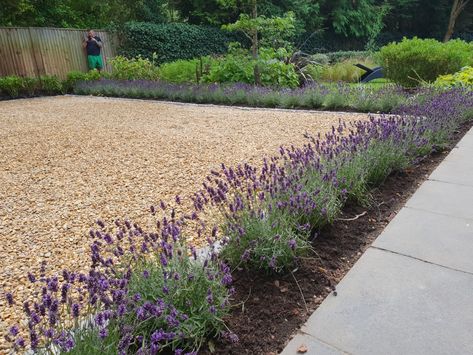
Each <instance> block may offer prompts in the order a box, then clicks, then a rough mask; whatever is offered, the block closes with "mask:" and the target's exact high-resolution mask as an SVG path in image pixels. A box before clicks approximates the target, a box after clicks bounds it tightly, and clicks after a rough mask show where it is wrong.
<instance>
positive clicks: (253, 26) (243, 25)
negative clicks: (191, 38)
mask: <svg viewBox="0 0 473 355" xmlns="http://www.w3.org/2000/svg"><path fill="white" fill-rule="evenodd" d="M222 29H224V30H227V31H241V32H243V33H244V34H245V35H246V36H247V37H248V39H249V40H250V41H253V40H254V39H255V37H254V34H255V33H257V34H258V41H259V44H260V45H262V46H266V47H271V48H279V47H288V40H289V39H291V38H292V37H293V36H294V33H295V17H294V13H293V12H288V13H286V14H285V15H284V17H270V18H267V17H265V16H258V17H256V18H253V17H251V16H250V15H247V14H241V15H240V18H239V19H238V21H236V22H234V23H231V24H228V25H223V26H222ZM253 45H255V44H253Z"/></svg>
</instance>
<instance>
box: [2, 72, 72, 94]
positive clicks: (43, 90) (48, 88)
mask: <svg viewBox="0 0 473 355" xmlns="http://www.w3.org/2000/svg"><path fill="white" fill-rule="evenodd" d="M64 92H65V87H64V85H63V82H62V81H61V80H59V79H58V78H57V77H56V76H48V75H44V76H41V77H40V78H39V79H37V78H26V77H21V76H16V75H10V76H4V77H0V97H6V98H18V97H31V96H40V95H58V94H63V93H64Z"/></svg>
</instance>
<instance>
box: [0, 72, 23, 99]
mask: <svg viewBox="0 0 473 355" xmlns="http://www.w3.org/2000/svg"><path fill="white" fill-rule="evenodd" d="M24 89H25V81H24V79H23V78H22V77H19V76H5V77H3V78H0V92H2V93H4V94H5V95H8V96H10V97H17V96H19V95H20V93H21V92H23V90H24Z"/></svg>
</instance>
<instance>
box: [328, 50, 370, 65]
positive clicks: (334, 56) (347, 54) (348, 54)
mask: <svg viewBox="0 0 473 355" xmlns="http://www.w3.org/2000/svg"><path fill="white" fill-rule="evenodd" d="M325 55H326V56H327V57H328V58H329V61H330V63H338V62H343V61H345V60H347V59H357V60H367V59H368V60H373V59H372V57H373V53H372V52H369V51H338V52H330V53H325Z"/></svg>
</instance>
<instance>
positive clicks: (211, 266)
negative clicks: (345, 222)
mask: <svg viewBox="0 0 473 355" xmlns="http://www.w3.org/2000/svg"><path fill="white" fill-rule="evenodd" d="M255 90H256V89H255ZM262 90H267V89H262ZM472 108H473V93H472V92H466V91H463V90H460V89H455V90H450V91H445V92H439V91H424V92H422V93H419V94H417V95H416V96H411V97H406V98H405V101H404V104H403V105H400V106H399V107H398V108H397V109H396V111H395V113H396V115H392V116H378V117H372V118H371V119H370V120H369V121H363V122H355V123H353V124H350V125H346V124H345V123H343V122H340V124H339V125H338V126H337V127H333V129H332V131H331V132H328V133H326V134H325V135H323V136H322V135H320V134H319V135H318V136H315V137H313V136H310V135H307V143H306V144H305V145H304V146H302V147H292V146H291V147H281V149H280V152H279V155H278V156H274V157H272V158H268V159H265V160H263V164H262V168H261V169H257V168H255V167H253V166H251V165H249V164H244V165H239V166H236V167H226V166H224V165H222V167H221V169H220V170H218V171H212V172H211V174H210V175H209V176H208V177H207V179H206V181H205V182H204V184H203V188H202V189H201V190H200V191H198V192H196V193H195V194H194V196H193V197H192V199H193V202H194V211H191V212H190V213H189V214H182V215H177V214H176V212H175V210H174V209H173V208H172V207H170V206H167V205H166V204H165V203H161V204H160V208H158V209H157V208H155V207H151V213H152V214H153V215H155V214H157V213H158V210H159V214H160V215H162V216H161V217H160V218H158V219H157V222H156V229H155V230H154V231H144V230H143V229H142V228H141V227H140V226H138V225H135V224H132V223H131V222H129V221H124V222H121V221H116V222H115V225H114V226H105V224H104V223H103V222H101V221H98V222H97V224H98V228H97V229H96V230H91V231H90V238H91V267H90V270H89V272H88V273H86V274H82V273H76V272H70V271H64V272H63V274H62V275H60V276H59V275H58V276H50V277H47V276H46V274H45V270H42V272H41V275H31V274H30V275H29V279H30V281H31V282H32V283H35V284H36V285H37V290H38V291H37V292H36V293H34V294H32V295H31V299H29V300H26V301H25V302H24V303H23V308H24V311H25V314H26V318H27V320H28V331H29V339H28V340H25V339H23V338H22V337H20V335H19V329H18V327H17V326H13V327H12V328H11V329H10V334H9V335H8V338H9V340H10V341H11V342H12V344H13V347H14V348H15V349H17V350H20V349H21V348H23V347H28V346H30V347H31V348H32V349H34V350H36V351H38V352H41V351H45V352H48V351H49V352H72V353H77V354H84V353H87V354H89V353H90V354H98V353H106V354H112V353H113V354H115V353H121V354H125V353H142V354H143V353H144V354H156V353H159V352H163V351H164V352H175V353H176V354H182V353H193V352H197V351H198V350H199V349H200V348H201V346H202V344H203V343H204V341H205V339H207V338H208V337H212V336H225V337H227V338H228V339H229V341H237V336H236V335H235V334H233V333H231V332H230V331H229V330H228V329H226V327H225V324H224V322H223V320H222V319H223V318H224V317H225V315H226V314H228V310H229V301H230V297H231V294H232V292H233V290H232V288H231V282H232V276H231V269H230V267H229V266H231V267H232V268H239V267H245V268H247V269H250V270H253V271H259V270H267V271H271V272H282V271H286V270H291V269H289V268H290V267H294V264H295V262H296V261H297V260H298V257H299V256H303V255H311V253H312V250H311V243H310V242H311V238H315V237H316V236H317V232H318V231H319V230H320V228H322V227H323V226H324V225H326V224H327V223H331V222H332V221H333V220H334V219H335V218H336V217H337V216H338V215H339V213H340V210H341V208H342V207H343V205H344V204H345V202H346V201H347V200H349V199H352V200H355V201H357V202H360V203H369V202H370V201H369V190H370V188H371V187H372V186H375V185H378V184H380V183H382V182H383V181H384V179H385V178H386V177H387V176H388V175H389V174H390V173H391V172H392V171H394V170H399V169H402V168H404V167H406V166H407V165H408V164H410V163H412V161H413V160H415V159H417V158H418V157H421V156H423V155H425V154H428V153H430V152H431V151H432V149H436V148H437V147H441V146H442V145H444V144H445V143H446V142H448V140H449V139H450V137H451V135H452V133H453V131H454V130H455V129H457V128H458V126H459V125H460V124H461V123H462V122H464V121H465V120H467V119H471V118H472V117H473V112H472ZM173 204H174V205H175V206H177V205H179V204H180V198H179V197H176V201H175V203H173ZM215 207H216V208H217V209H218V211H220V213H221V215H222V217H223V218H222V219H221V220H222V221H223V222H222V223H220V224H219V225H216V226H213V227H212V226H207V225H205V223H203V222H202V221H201V219H200V215H201V213H202V212H203V211H205V210H208V209H210V208H212V211H213V210H214V208H215ZM185 227H188V229H186V233H189V232H192V231H194V232H195V233H196V234H197V238H199V239H207V241H208V243H209V245H210V248H209V249H210V252H209V254H208V256H207V257H206V258H204V259H203V260H199V259H198V258H197V255H196V251H195V249H193V248H192V247H187V246H186V245H185V239H186V234H185V233H184V232H183V230H184V228H185ZM191 227H192V228H191ZM194 228H195V229H194ZM217 240H219V241H220V242H221V243H222V245H223V249H222V251H221V253H220V254H218V255H217V254H216V253H215V252H214V249H213V246H214V243H215V242H216V241H217ZM227 262H228V263H229V266H227ZM6 297H7V301H8V302H9V303H14V302H16V300H15V299H14V296H13V295H11V294H7V295H6ZM84 324H85V326H84Z"/></svg>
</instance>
